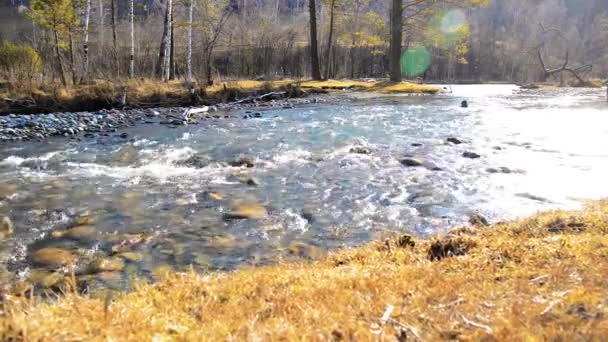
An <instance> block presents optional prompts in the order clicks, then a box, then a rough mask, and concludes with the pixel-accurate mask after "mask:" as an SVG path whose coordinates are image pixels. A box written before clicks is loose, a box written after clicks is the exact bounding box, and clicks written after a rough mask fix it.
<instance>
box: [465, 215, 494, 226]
mask: <svg viewBox="0 0 608 342" xmlns="http://www.w3.org/2000/svg"><path fill="white" fill-rule="evenodd" d="M469 223H470V224H471V225H472V226H474V227H487V226H489V225H490V222H488V219H486V218H485V217H484V216H483V215H481V214H473V215H471V216H470V217H469Z"/></svg>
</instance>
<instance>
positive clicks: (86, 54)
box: [82, 0, 91, 81]
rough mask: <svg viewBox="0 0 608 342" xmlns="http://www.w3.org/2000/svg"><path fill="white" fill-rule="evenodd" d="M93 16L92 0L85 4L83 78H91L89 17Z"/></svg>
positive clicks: (87, 0)
mask: <svg viewBox="0 0 608 342" xmlns="http://www.w3.org/2000/svg"><path fill="white" fill-rule="evenodd" d="M90 18H91V0H86V2H85V5H84V28H83V29H84V72H83V75H82V78H83V79H84V80H85V81H86V80H88V79H89V19H90Z"/></svg>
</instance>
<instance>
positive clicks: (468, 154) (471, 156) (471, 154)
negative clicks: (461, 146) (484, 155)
mask: <svg viewBox="0 0 608 342" xmlns="http://www.w3.org/2000/svg"><path fill="white" fill-rule="evenodd" d="M462 156H463V157H464V158H469V159H478V158H481V155H479V154H477V153H475V152H464V153H463V154H462Z"/></svg>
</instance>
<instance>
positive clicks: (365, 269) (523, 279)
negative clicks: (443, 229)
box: [0, 201, 608, 341]
mask: <svg viewBox="0 0 608 342" xmlns="http://www.w3.org/2000/svg"><path fill="white" fill-rule="evenodd" d="M606 274H608V201H601V202H597V203H593V204H590V205H589V206H588V207H587V208H586V209H585V210H583V211H572V212H565V211H554V212H547V213H541V214H539V215H536V216H534V217H530V218H527V219H523V220H520V221H517V222H511V223H501V224H496V225H494V226H492V227H476V228H460V229H456V230H453V231H452V232H451V233H450V234H449V235H447V236H444V237H438V238H435V239H433V240H415V239H412V238H411V237H409V236H406V235H404V236H396V237H390V238H387V239H386V240H384V241H378V242H375V243H371V244H369V245H367V246H364V247H362V248H358V249H351V250H344V251H340V252H337V253H335V254H333V255H330V256H329V257H327V258H326V259H323V260H318V261H314V262H310V263H285V264H279V265H276V266H270V267H263V268H247V269H243V270H240V271H237V272H234V273H230V274H212V275H208V276H200V275H196V274H172V273H165V274H164V275H162V277H161V278H162V279H161V280H160V281H159V282H158V283H157V284H155V285H145V284H142V285H140V286H137V287H136V289H135V290H134V291H133V292H132V293H128V294H122V295H116V296H115V297H107V298H106V299H105V300H100V299H93V298H87V297H83V296H80V295H76V294H69V295H66V296H65V297H63V298H61V299H59V300H58V301H57V302H56V303H50V304H49V303H44V302H40V301H36V300H35V299H28V298H25V297H19V296H6V297H5V300H4V302H3V307H2V314H1V316H0V327H1V331H2V335H0V336H2V339H4V340H6V339H7V338H15V339H17V340H20V339H24V340H51V339H61V340H114V341H116V340H138V341H139V340H147V341H150V340H151V339H152V338H154V337H157V338H165V339H166V340H220V339H221V340H225V339H228V338H236V339H250V340H253V339H262V340H279V339H289V340H302V339H304V340H318V339H328V340H330V339H333V340H350V339H355V340H369V339H377V338H385V339H387V340H403V338H404V337H407V338H408V339H413V340H417V339H420V340H436V339H444V340H445V339H448V340H449V339H458V340H476V339H480V338H489V339H490V340H493V339H497V340H526V341H539V340H563V341H572V340H601V339H602V338H605V336H608V281H606ZM556 338H557V339H556ZM165 339H160V340H165Z"/></svg>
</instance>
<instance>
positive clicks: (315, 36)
mask: <svg viewBox="0 0 608 342" xmlns="http://www.w3.org/2000/svg"><path fill="white" fill-rule="evenodd" d="M396 8H397V9H398V10H394V9H396ZM0 41H1V43H0V44H1V45H0V79H5V80H8V81H17V82H42V83H53V82H62V83H63V84H64V85H68V84H81V83H86V82H88V81H90V80H118V79H126V78H145V79H158V80H171V79H179V80H186V81H196V82H199V83H201V84H212V83H213V82H214V80H218V79H221V80H232V79H256V80H274V79H283V78H291V79H308V78H314V79H322V78H323V79H341V78H350V79H363V78H387V77H389V76H390V77H391V79H393V80H400V78H401V77H402V76H403V77H404V78H408V79H418V80H424V81H429V82H430V81H435V82H470V83H480V82H511V83H522V84H524V83H530V82H538V81H555V82H557V81H560V82H564V77H566V78H567V79H572V80H576V79H579V80H582V79H583V78H585V79H586V78H605V77H606V74H608V2H606V1H603V0H588V1H577V0H542V1H527V0H500V1H497V0H467V1H458V2H454V1H449V0H391V1H378V0H316V1H315V0H311V1H308V2H306V1H304V0H276V1H275V0H272V1H270V0H256V1H252V0H130V1H129V0H30V1H29V2H28V1H17V0H3V3H2V4H1V5H0ZM404 51H405V53H407V52H408V51H411V52H412V53H413V56H414V57H416V54H417V53H418V54H420V53H422V55H423V56H418V57H417V58H422V59H428V61H425V63H428V64H429V65H428V67H427V68H424V71H423V72H409V71H405V70H402V69H403V65H401V64H402V63H400V56H401V55H402V53H403V52H404Z"/></svg>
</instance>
